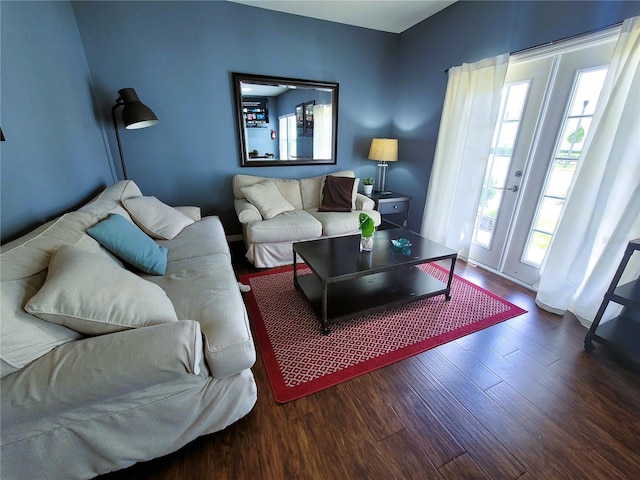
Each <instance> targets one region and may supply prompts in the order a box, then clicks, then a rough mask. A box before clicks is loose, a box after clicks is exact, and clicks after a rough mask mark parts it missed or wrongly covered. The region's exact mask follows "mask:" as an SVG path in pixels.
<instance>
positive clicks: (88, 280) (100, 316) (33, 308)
mask: <svg viewBox="0 0 640 480" xmlns="http://www.w3.org/2000/svg"><path fill="white" fill-rule="evenodd" d="M25 310H26V311H27V312H29V313H30V314H32V315H35V316H37V317H38V318H41V319H43V320H46V321H48V322H52V323H56V324H60V325H64V326H66V327H68V328H71V329H73V330H76V331H78V332H81V333H84V334H87V335H101V334H105V333H112V332H117V331H121V330H128V329H130V328H136V327H142V326H146V325H156V324H160V323H167V322H175V321H177V320H178V318H177V316H176V312H175V310H174V308H173V304H172V303H171V300H169V298H168V297H167V295H166V294H165V292H164V291H163V290H162V289H161V288H160V287H158V286H157V285H154V284H153V283H151V282H148V281H146V280H144V279H142V278H140V277H138V276H137V275H135V274H134V273H131V272H129V271H128V270H126V269H124V268H121V267H118V266H117V265H114V264H113V262H110V261H109V260H107V259H104V258H102V257H100V256H97V255H94V254H92V253H89V252H86V251H84V250H82V249H80V248H77V247H74V246H69V245H64V246H62V247H60V249H59V250H58V251H57V252H56V253H55V254H54V255H53V257H52V258H51V263H50V264H49V271H48V273H47V279H46V281H45V282H44V285H43V286H42V288H41V289H40V290H39V291H38V293H36V294H35V295H34V296H33V297H32V298H31V299H30V300H29V301H28V302H27V304H26V305H25Z"/></svg>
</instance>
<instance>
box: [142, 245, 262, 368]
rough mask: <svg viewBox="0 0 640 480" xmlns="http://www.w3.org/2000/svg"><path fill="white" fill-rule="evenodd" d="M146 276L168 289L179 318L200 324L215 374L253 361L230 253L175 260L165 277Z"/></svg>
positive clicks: (209, 362) (241, 300)
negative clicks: (227, 255)
mask: <svg viewBox="0 0 640 480" xmlns="http://www.w3.org/2000/svg"><path fill="white" fill-rule="evenodd" d="M145 278H147V279H148V280H149V281H150V282H153V283H155V284H157V285H159V286H160V287H162V289H163V290H164V291H165V292H167V295H168V296H169V298H171V300H172V302H173V304H174V306H175V309H176V312H177V314H178V317H179V318H183V319H189V320H196V321H197V322H198V323H200V329H201V330H202V334H203V336H204V347H205V350H204V355H205V358H206V360H207V364H208V365H209V369H210V370H211V374H212V375H213V376H214V377H226V376H228V375H233V374H236V373H238V372H240V371H242V370H244V369H246V368H250V367H251V366H252V365H253V364H254V362H255V359H256V353H255V348H254V346H253V339H252V336H251V329H250V327H249V321H248V318H247V313H246V309H245V307H244V303H243V299H242V295H241V294H240V290H239V289H238V284H237V281H236V276H235V273H234V271H233V267H232V266H231V264H230V263H229V261H228V259H227V258H226V256H224V255H222V254H220V255H215V254H212V255H207V256H206V257H201V258H188V259H184V260H180V261H176V262H171V263H170V264H169V266H168V267H167V274H166V275H165V276H163V277H152V276H145ZM194 285H197V286H198V287H197V288H194Z"/></svg>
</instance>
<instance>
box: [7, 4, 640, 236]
mask: <svg viewBox="0 0 640 480" xmlns="http://www.w3.org/2000/svg"><path fill="white" fill-rule="evenodd" d="M639 14H640V2H611V1H604V2H493V1H491V2H458V3H456V4H454V5H452V6H451V7H449V8H447V9H445V10H443V11H442V12H440V13H438V14H437V15H435V16H433V17H431V18H429V19H427V20H425V21H424V22H422V23H420V24H418V25H416V26H415V27H413V28H411V29H409V30H407V31H406V32H404V33H402V34H400V35H394V34H389V33H383V32H377V31H373V30H367V29H362V28H357V27H350V26H347V25H341V24H336V23H330V22H325V21H320V20H313V19H308V18H304V17H299V16H295V15H288V14H282V13H278V12H273V11H269V10H263V9H257V8H253V7H248V6H245V5H239V4H234V3H228V2H219V1H216V2H147V1H145V2H72V3H67V2H8V1H2V2H0V16H1V22H2V23H1V27H2V32H1V35H2V44H1V46H2V58H1V62H2V73H1V75H2V78H1V79H2V83H1V93H2V97H1V101H2V105H1V118H0V125H2V128H3V130H4V133H5V135H6V137H7V142H4V143H2V144H0V145H2V146H1V147H0V149H1V150H0V154H1V155H2V157H1V158H2V171H1V176H2V201H1V207H2V216H1V220H2V239H3V241H4V240H6V239H7V238H10V237H12V236H14V235H15V234H16V233H18V232H20V231H21V230H23V229H25V228H27V227H30V226H32V225H33V224H34V223H38V222H41V221H43V220H46V219H48V218H49V217H51V216H52V215H55V214H57V213H59V212H61V211H63V210H66V209H68V208H72V207H73V206H75V205H77V204H79V203H81V202H82V201H84V200H85V199H86V198H87V197H88V196H89V195H90V194H91V193H93V192H94V191H95V190H96V189H98V188H99V187H101V186H103V185H106V184H109V183H111V182H112V181H113V180H114V174H113V171H114V169H115V170H117V171H119V161H118V159H119V158H118V153H117V147H116V145H115V138H114V134H113V126H112V124H111V117H110V110H111V107H112V105H113V104H114V102H115V98H116V96H117V91H118V90H119V89H121V88H124V87H133V88H135V89H136V91H137V93H138V94H139V96H140V98H141V100H142V101H143V102H144V103H146V104H147V105H149V106H150V107H151V108H152V109H153V110H154V111H155V113H156V114H157V115H158V117H159V118H160V122H159V123H158V125H156V126H154V127H153V128H148V129H143V130H137V131H128V130H124V129H121V130H120V133H121V135H122V143H123V149H124V153H125V157H126V160H127V168H128V170H129V176H130V177H131V178H132V179H134V180H135V181H136V182H137V183H138V184H139V185H140V186H141V188H142V191H143V192H144V193H145V194H148V195H155V196H157V197H158V198H160V199H161V200H163V201H165V202H167V203H171V204H175V205H178V204H182V205H185V204H195V205H199V206H201V207H202V209H203V211H204V213H206V214H211V213H216V214H219V215H221V217H222V220H223V222H224V224H225V228H226V229H227V232H228V233H229V234H234V233H239V232H240V225H239V224H238V222H237V220H236V217H235V214H234V213H233V196H232V193H231V178H232V176H233V175H234V174H236V173H250V174H258V175H265V176H283V177H302V176H311V175H318V174H322V173H326V172H331V171H333V170H335V169H336V168H340V169H342V168H344V169H354V170H356V172H357V173H358V175H359V176H362V177H364V176H374V173H375V163H374V162H371V161H368V160H366V156H367V153H368V148H369V144H370V141H371V138H372V137H377V136H392V135H393V136H397V137H398V138H400V161H399V162H397V163H394V164H392V165H391V167H390V173H389V187H390V188H391V189H392V190H397V191H400V192H403V193H406V194H409V195H411V196H412V197H413V199H414V201H413V205H412V210H411V215H410V227H412V228H414V229H419V228H420V223H421V219H422V211H423V204H424V200H425V198H426V188H427V185H428V178H429V174H430V170H431V163H432V159H433V154H434V151H435V142H436V138H437V134H438V126H439V122H440V115H441V110H442V102H443V99H444V92H445V88H446V82H447V76H446V75H445V74H444V73H443V72H444V70H445V69H446V68H449V67H451V66H455V65H459V64H461V63H463V62H473V61H475V60H479V59H481V58H485V57H488V56H492V55H497V54H499V53H504V52H510V51H516V50H520V49H522V48H527V47H531V46H534V45H538V44H541V43H546V42H549V41H552V40H557V39H560V38H564V37H567V36H571V35H575V34H580V33H584V32H587V31H590V30H593V29H597V28H601V27H605V26H608V25H611V24H613V23H617V22H620V21H622V20H623V19H625V18H628V17H631V16H634V15H639ZM245 25H246V26H250V27H251V28H247V29H245V28H243V27H244V26H245ZM256 27H259V28H256ZM234 71H237V72H243V73H254V74H265V75H272V76H274V75H275V76H284V77H294V78H307V79H313V80H323V81H336V82H338V83H339V84H340V98H339V123H338V165H337V166H331V165H328V166H327V165H325V166H318V167H311V166H299V167H262V168H243V169H241V168H240V167H239V158H238V157H239V153H238V142H237V138H236V132H235V119H234V113H233V98H232V92H233V86H232V81H231V72H234ZM105 142H106V145H105ZM111 158H114V159H116V166H115V167H114V166H113V164H112V161H111Z"/></svg>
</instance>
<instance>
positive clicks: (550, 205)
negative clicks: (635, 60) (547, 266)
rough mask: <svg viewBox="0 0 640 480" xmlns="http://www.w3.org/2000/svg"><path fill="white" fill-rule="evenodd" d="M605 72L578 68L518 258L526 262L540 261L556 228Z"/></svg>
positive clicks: (535, 263)
mask: <svg viewBox="0 0 640 480" xmlns="http://www.w3.org/2000/svg"><path fill="white" fill-rule="evenodd" d="M606 75H607V67H604V68H598V69H594V70H585V71H580V72H578V75H577V77H576V81H575V83H574V87H573V91H572V92H571V97H570V98H571V100H570V103H569V106H568V108H567V114H566V115H565V118H564V121H563V122H562V127H561V128H560V133H559V135H558V138H557V139H556V145H557V147H556V149H555V155H554V158H553V159H551V168H550V170H549V173H548V175H547V181H546V183H545V188H544V192H543V195H542V196H541V197H540V200H539V202H538V207H537V209H536V214H535V219H536V220H535V221H534V223H533V226H532V228H531V230H530V232H529V237H528V240H527V244H526V247H525V251H524V254H523V258H522V261H523V262H525V263H527V264H529V265H533V266H535V267H540V265H542V261H543V260H544V257H545V254H546V250H547V247H548V245H549V242H550V241H551V239H552V238H553V234H554V233H555V231H556V226H557V224H558V221H559V219H560V217H561V216H562V210H563V208H564V204H565V199H566V198H567V196H568V195H569V191H570V189H571V184H572V183H573V178H574V174H575V171H576V167H577V165H578V162H579V161H580V156H581V155H582V148H583V146H584V144H585V140H586V138H587V134H588V133H589V127H591V120H592V117H593V113H594V112H595V108H596V104H597V103H598V98H599V97H600V91H601V90H602V86H603V84H604V79H605V77H606Z"/></svg>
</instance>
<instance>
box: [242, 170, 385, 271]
mask: <svg viewBox="0 0 640 480" xmlns="http://www.w3.org/2000/svg"><path fill="white" fill-rule="evenodd" d="M329 176H331V177H347V178H354V179H355V181H354V182H353V188H352V191H351V194H350V195H351V207H350V209H348V210H349V211H321V210H322V208H321V207H322V205H323V204H324V201H325V199H326V196H325V193H326V190H325V188H326V182H327V175H319V176H315V177H309V178H302V179H285V178H270V177H260V176H255V175H235V176H234V178H233V194H234V197H235V201H234V202H235V203H234V205H235V210H236V214H237V215H238V220H239V221H240V223H242V228H243V238H244V242H245V246H246V248H247V254H246V256H247V258H248V259H249V260H250V261H251V262H252V263H253V264H254V265H255V266H256V267H257V268H268V267H276V266H280V265H287V264H291V263H292V262H293V250H292V246H291V245H292V244H293V243H294V242H299V241H304V240H315V239H318V238H322V237H337V236H342V235H353V234H358V233H359V215H360V213H361V212H365V213H367V214H368V215H370V216H371V217H372V218H373V220H374V223H375V224H376V226H378V225H380V214H379V213H378V212H377V211H375V210H374V207H375V203H374V201H373V200H371V199H370V198H369V197H367V196H365V195H362V194H360V193H358V192H357V189H358V179H357V178H355V175H354V172H353V171H351V170H343V171H339V172H335V173H331V174H329ZM273 185H274V186H275V188H276V189H277V191H274V190H273V188H274V187H273ZM256 187H259V188H260V189H261V190H258V191H257V192H256V191H251V189H255V188H256ZM329 210H331V209H329Z"/></svg>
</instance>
